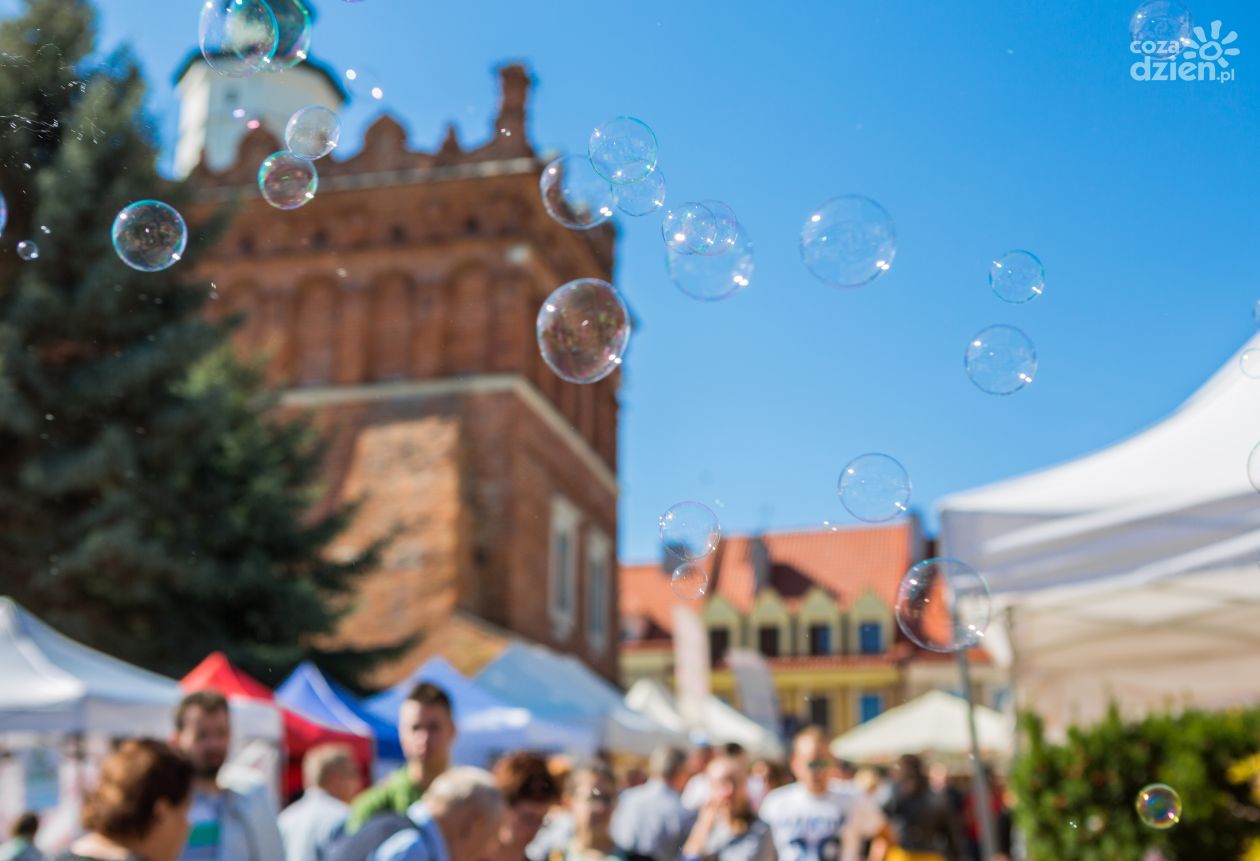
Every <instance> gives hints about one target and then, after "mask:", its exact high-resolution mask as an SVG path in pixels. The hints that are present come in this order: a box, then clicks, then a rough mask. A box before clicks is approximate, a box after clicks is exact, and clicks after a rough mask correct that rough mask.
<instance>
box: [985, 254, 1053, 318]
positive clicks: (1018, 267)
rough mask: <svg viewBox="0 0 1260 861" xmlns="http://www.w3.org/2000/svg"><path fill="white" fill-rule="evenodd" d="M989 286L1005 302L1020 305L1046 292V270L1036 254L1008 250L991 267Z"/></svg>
mask: <svg viewBox="0 0 1260 861" xmlns="http://www.w3.org/2000/svg"><path fill="white" fill-rule="evenodd" d="M989 286H990V287H992V288H993V292H994V294H995V295H996V296H997V297H998V298H999V299H1001V300H1002V301H1003V302H1010V303H1011V304H1015V305H1018V304H1020V303H1022V302H1028V301H1031V300H1033V299H1036V298H1037V297H1038V296H1040V295H1041V294H1042V293H1043V292H1045V289H1046V270H1045V267H1044V266H1042V265H1041V261H1040V260H1038V259H1037V256H1036V255H1035V254H1032V253H1030V252H1028V251H1008V252H1006V253H1005V254H1003V255H1002V256H1001V257H999V258H998V259H997V260H994V261H993V264H992V265H991V266H990V267H989Z"/></svg>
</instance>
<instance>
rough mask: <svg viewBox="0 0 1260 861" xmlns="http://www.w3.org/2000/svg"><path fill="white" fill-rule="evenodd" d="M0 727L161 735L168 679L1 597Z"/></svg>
mask: <svg viewBox="0 0 1260 861" xmlns="http://www.w3.org/2000/svg"><path fill="white" fill-rule="evenodd" d="M0 678H3V679H4V682H5V684H4V685H3V690H2V691H0V730H4V731H35V732H39V731H48V732H82V731H89V730H91V731H99V732H109V733H115V732H141V731H143V732H148V733H159V734H165V733H166V732H167V731H168V730H169V728H170V714H171V707H172V706H174V704H175V703H176V702H177V701H178V700H179V697H180V690H179V686H178V685H177V684H176V683H175V681H174V680H172V679H168V678H166V677H165V676H160V675H157V674H156V673H150V672H148V671H147V670H142V669H140V668H139V667H134V666H132V665H130V664H128V663H126V662H124V661H120V660H118V659H117V658H112V657H110V656H109V655H106V654H104V653H102V652H98V651H96V650H95V649H92V648H89V647H88V646H85V645H83V644H82V643H78V642H75V641H74V640H71V639H70V638H69V637H66V636H64V635H62V634H60V633H58V632H57V631H55V630H53V629H52V628H50V627H49V626H48V625H45V624H44V623H43V622H41V621H40V620H39V619H37V618H35V617H34V616H33V615H31V614H30V613H28V612H27V611H26V610H24V609H23V608H22V607H21V606H20V605H18V604H17V602H15V601H13V600H12V599H10V598H6V597H0Z"/></svg>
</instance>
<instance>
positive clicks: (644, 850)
mask: <svg viewBox="0 0 1260 861" xmlns="http://www.w3.org/2000/svg"><path fill="white" fill-rule="evenodd" d="M686 764H687V757H686V755H685V754H684V753H683V752H682V751H681V750H678V749H676V748H672V747H658V748H657V749H656V750H654V751H652V756H651V758H650V759H649V760H648V771H649V773H650V774H651V778H650V779H649V780H648V782H647V783H645V784H643V785H642V786H636V787H634V788H632V789H627V790H626V791H625V792H623V793H621V799H620V800H619V801H618V802H617V809H616V812H615V813H613V819H612V838H613V841H614V842H615V843H616V844H617V846H619V847H620V848H622V849H624V850H625V851H626V852H629V853H633V854H636V855H643V856H646V857H648V858H653V859H655V861H676V859H677V858H678V855H679V853H680V852H681V851H682V845H683V842H684V841H685V840H686V839H687V835H688V834H689V833H690V832H691V826H692V825H693V824H695V818H696V815H695V813H694V812H693V811H690V810H688V809H687V808H686V807H684V806H683V802H682V796H681V795H680V792H681V790H682V788H683V786H684V785H685V784H686V782H687V772H686V768H685V767H686Z"/></svg>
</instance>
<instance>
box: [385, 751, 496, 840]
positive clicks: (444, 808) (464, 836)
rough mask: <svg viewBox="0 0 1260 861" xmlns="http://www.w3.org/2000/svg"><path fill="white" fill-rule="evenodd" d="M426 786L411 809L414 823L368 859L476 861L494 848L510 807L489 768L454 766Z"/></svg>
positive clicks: (409, 811)
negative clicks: (422, 797)
mask: <svg viewBox="0 0 1260 861" xmlns="http://www.w3.org/2000/svg"><path fill="white" fill-rule="evenodd" d="M427 789H428V791H427V792H426V793H425V795H424V800H423V801H417V802H416V803H415V804H413V805H411V807H409V808H408V809H407V818H408V819H410V820H411V821H412V823H414V827H412V828H406V829H404V830H402V831H399V832H397V833H396V834H394V835H393V836H392V837H390V838H389V839H387V840H386V841H385V842H384V843H382V844H381V846H380V848H379V849H377V850H376V851H375V852H373V853H372V854H371V855H369V856H368V861H475V859H479V858H485V857H488V856H489V855H490V854H491V853H493V852H494V850H495V849H496V847H497V846H498V843H499V834H500V829H501V828H502V827H503V824H504V819H505V814H506V810H507V805H506V803H505V802H504V799H503V793H501V792H500V791H499V789H498V787H497V786H495V784H494V778H493V777H491V776H490V774H489V772H486V771H483V770H482V769H480V768H471V767H469V766H463V767H460V768H453V769H451V770H449V771H446V772H444V773H443V774H442V775H441V776H440V777H438V778H436V779H435V780H434V781H433V782H432V783H431V784H430V785H429V786H428V788H427Z"/></svg>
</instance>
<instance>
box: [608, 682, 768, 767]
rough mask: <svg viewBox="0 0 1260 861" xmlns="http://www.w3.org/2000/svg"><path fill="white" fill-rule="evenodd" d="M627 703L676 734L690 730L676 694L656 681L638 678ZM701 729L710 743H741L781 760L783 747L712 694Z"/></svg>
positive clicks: (756, 752)
mask: <svg viewBox="0 0 1260 861" xmlns="http://www.w3.org/2000/svg"><path fill="white" fill-rule="evenodd" d="M625 703H626V705H627V706H629V707H630V708H632V709H634V710H635V711H637V712H642V713H643V714H645V715H647V716H648V717H650V718H652V719H653V720H655V721H656V722H657V723H659V724H661V725H662V726H664V727H666V728H667V729H669V730H671V731H672V732H676V733H688V732H689V730H690V729H691V727H689V726H688V725H687V721H686V720H685V719H684V718H683V716H682V713H681V712H679V710H678V704H677V702H676V700H675V699H674V695H673V694H672V693H670V691H669V690H668V689H667V688H666V687H665V686H664V685H662V684H661V683H660V682H657V681H655V680H653V679H639V680H638V681H637V682H635V683H634V684H633V685H631V686H630V690H628V691H627V692H626V696H625ZM701 723H702V726H701V727H700V729H701V730H703V732H704V735H705V737H706V738H708V740H709V741H710V742H714V743H718V744H721V743H724V742H731V741H733V742H738V743H739V744H741V745H743V747H744V749H745V750H747V751H749V752H750V753H752V754H753V755H754V756H770V757H776V758H777V757H780V756H782V755H783V744H782V743H781V742H780V741H779V740H778V739H777V738H775V737H774V736H773V735H772V734H771V733H769V732H767V731H766V730H765V728H764V727H762V726H760V725H759V724H757V723H756V722H754V721H753V720H751V719H749V718H748V717H746V716H744V715H743V714H742V713H741V712H740V711H739V710H738V709H735V708H732V707H731V706H729V705H727V704H726V703H724V702H722V700H720V699H718V698H717V697H715V696H713V695H712V694H710V695H709V696H708V697H706V698H705V700H704V702H703V704H702V705H701Z"/></svg>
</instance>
